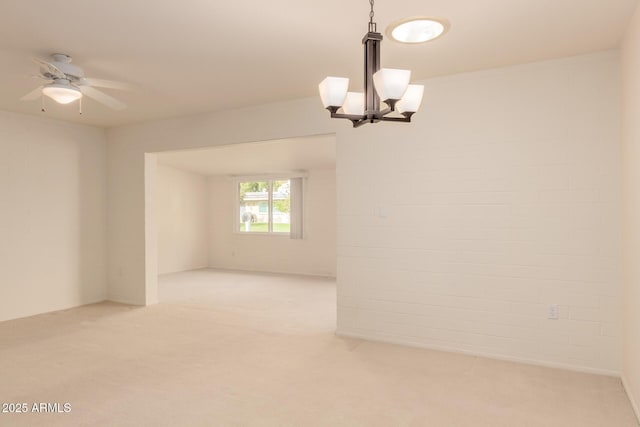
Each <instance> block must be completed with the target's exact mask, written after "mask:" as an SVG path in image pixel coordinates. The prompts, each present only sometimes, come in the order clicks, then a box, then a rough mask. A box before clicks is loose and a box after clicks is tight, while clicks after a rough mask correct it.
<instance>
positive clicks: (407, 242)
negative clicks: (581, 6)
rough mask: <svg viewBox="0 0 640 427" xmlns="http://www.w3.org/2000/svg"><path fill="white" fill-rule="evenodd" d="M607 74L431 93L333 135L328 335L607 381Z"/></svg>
mask: <svg viewBox="0 0 640 427" xmlns="http://www.w3.org/2000/svg"><path fill="white" fill-rule="evenodd" d="M618 74H619V57H618V53H617V52H613V51H611V52H604V53H599V54H593V55H586V56H579V57H574V58H566V59H560V60H554V61H546V62H540V63H534V64H527V65H521V66H515V67H508V68H501V69H495V70H488V71H481V72H475V73H467V74H460V75H455V76H448V77H443V78H436V79H431V80H429V81H427V82H426V88H425V100H424V105H423V109H422V111H421V112H419V113H418V114H417V115H416V116H415V122H414V123H413V124H411V125H408V126H405V125H402V124H386V123H383V124H378V125H375V126H374V125H368V126H365V127H363V128H360V129H355V130H353V131H345V132H341V133H339V135H338V136H339V137H338V170H337V176H338V283H339V286H338V333H339V334H344V335H352V336H360V337H365V338H370V339H379V340H385V341H392V342H399V343H405V344H412V345H418V346H426V347H434V348H442V349H449V350H459V351H468V352H472V353H477V354H486V355H492V356H497V357H503V358H508V359H517V360H526V361H532V362H540V363H544V364H550V365H557V366H568V367H573V368H577V369H582V370H591V371H596V372H607V373H617V372H619V370H620V359H621V354H620V353H621V338H620V330H621V320H620V305H621V301H620V298H621V297H620V294H621V290H620V219H619V218H620V180H621V178H620V119H619V116H620V108H619V103H620V93H619V75H618ZM549 304H558V305H559V309H560V310H559V313H560V319H559V320H548V319H547V307H548V305H549Z"/></svg>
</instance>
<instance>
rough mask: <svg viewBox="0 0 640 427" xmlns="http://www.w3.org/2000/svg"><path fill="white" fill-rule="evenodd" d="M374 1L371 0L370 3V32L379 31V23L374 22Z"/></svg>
mask: <svg viewBox="0 0 640 427" xmlns="http://www.w3.org/2000/svg"><path fill="white" fill-rule="evenodd" d="M373 3H374V0H369V4H370V5H371V11H370V12H369V32H370V33H371V32H373V33H375V32H377V31H378V25H377V24H376V23H375V22H373V17H374V15H375V13H374V11H373Z"/></svg>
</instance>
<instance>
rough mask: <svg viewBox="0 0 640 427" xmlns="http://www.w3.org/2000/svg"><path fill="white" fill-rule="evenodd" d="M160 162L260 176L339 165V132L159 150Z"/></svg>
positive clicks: (200, 171)
mask: <svg viewBox="0 0 640 427" xmlns="http://www.w3.org/2000/svg"><path fill="white" fill-rule="evenodd" d="M157 156H158V163H160V164H163V165H167V166H172V167H174V168H178V169H182V170H186V171H190V172H194V173H198V174H202V175H209V176H210V175H260V174H275V173H287V172H297V171H301V170H332V169H335V168H336V138H335V135H321V136H313V137H304V138H290V139H279V140H273V141H265V142H253V143H247V144H233V145H223V146H221V147H215V148H203V149H193V150H181V151H167V152H163V153H158V155H157Z"/></svg>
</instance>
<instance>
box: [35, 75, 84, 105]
mask: <svg viewBox="0 0 640 427" xmlns="http://www.w3.org/2000/svg"><path fill="white" fill-rule="evenodd" d="M42 93H43V94H44V95H46V96H48V97H49V98H51V99H53V100H54V101H56V102H57V103H58V104H69V103H71V102H73V101H77V100H78V99H80V98H82V92H80V89H78V88H77V87H75V86H72V85H71V83H70V82H69V80H65V79H58V80H56V81H54V82H53V83H50V84H48V85H46V86H45V87H43V88H42Z"/></svg>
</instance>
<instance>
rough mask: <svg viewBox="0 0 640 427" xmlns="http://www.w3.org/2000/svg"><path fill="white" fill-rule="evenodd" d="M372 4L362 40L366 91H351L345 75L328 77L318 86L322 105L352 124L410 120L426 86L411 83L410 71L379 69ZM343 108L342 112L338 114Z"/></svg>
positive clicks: (376, 32) (379, 40)
mask: <svg viewBox="0 0 640 427" xmlns="http://www.w3.org/2000/svg"><path fill="white" fill-rule="evenodd" d="M373 3H374V0H369V4H370V5H371V11H370V12H369V30H368V31H367V33H366V34H365V36H364V38H363V39H362V44H363V45H364V93H363V92H349V91H348V90H349V79H348V78H346V77H327V78H325V79H324V80H323V81H322V82H321V83H320V84H319V85H318V89H319V91H320V98H321V99H322V104H323V105H324V108H326V109H327V110H329V112H330V113H331V118H334V119H347V120H351V122H352V123H353V127H360V126H362V125H363V124H365V123H377V122H380V121H386V122H410V121H411V116H412V115H413V114H414V113H415V112H416V111H418V108H420V103H421V102H422V95H423V93H424V86H422V85H411V84H409V80H410V79H411V71H410V70H398V69H394V68H380V45H381V44H382V34H380V33H378V31H377V24H376V23H375V22H373V16H374V12H373ZM381 100H382V102H381ZM340 109H342V112H341V113H338V110H340Z"/></svg>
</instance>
